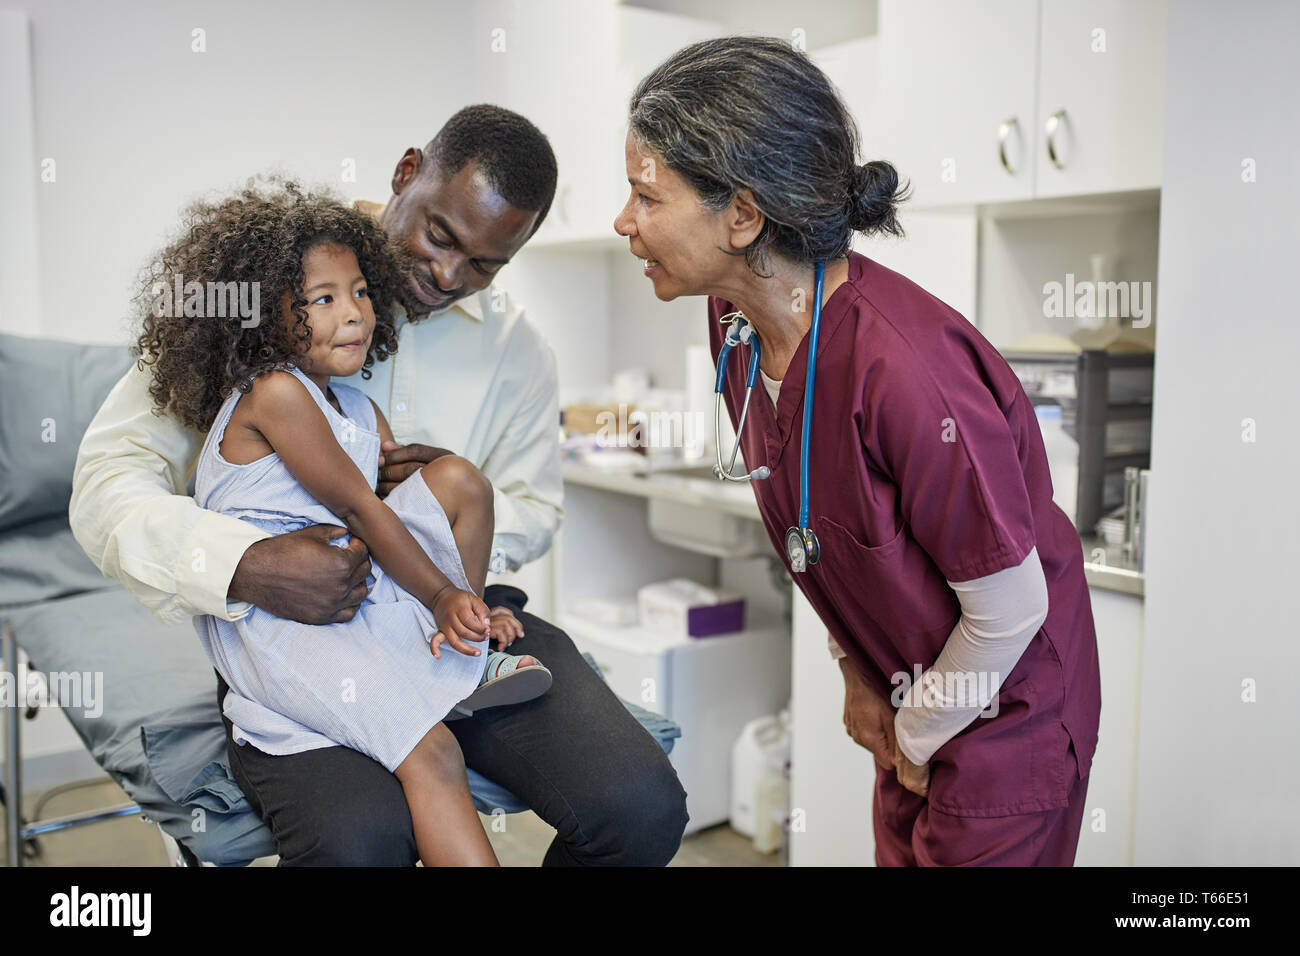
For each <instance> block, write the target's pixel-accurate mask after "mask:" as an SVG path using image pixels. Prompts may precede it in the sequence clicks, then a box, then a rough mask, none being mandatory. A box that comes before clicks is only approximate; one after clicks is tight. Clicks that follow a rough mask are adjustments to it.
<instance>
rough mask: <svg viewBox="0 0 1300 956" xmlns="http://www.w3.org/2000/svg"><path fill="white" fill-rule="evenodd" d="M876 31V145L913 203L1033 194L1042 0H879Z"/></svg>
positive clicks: (990, 199) (943, 203)
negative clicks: (906, 183) (878, 70)
mask: <svg viewBox="0 0 1300 956" xmlns="http://www.w3.org/2000/svg"><path fill="white" fill-rule="evenodd" d="M879 37H880V61H881V76H880V86H881V97H880V103H879V107H880V109H879V116H880V121H881V129H880V144H881V147H882V148H881V149H879V150H875V151H874V153H875V158H880V159H886V160H888V161H890V162H891V163H893V164H894V166H895V167H896V168H897V169H898V171H899V176H900V178H901V179H904V180H908V181H910V182H911V183H912V196H913V199H912V202H911V205H912V206H914V207H918V208H919V207H924V206H949V205H963V204H967V203H978V202H996V201H1003V200H1014V199H1028V198H1030V197H1031V196H1032V195H1033V190H1034V169H1033V165H1034V150H1033V143H1034V135H1035V133H1034V122H1035V119H1034V118H1035V115H1036V113H1035V106H1034V103H1035V100H1034V88H1035V83H1036V75H1037V69H1038V64H1037V57H1036V56H1035V50H1036V48H1037V44H1038V0H983V2H980V3H971V2H969V0H881V4H880V7H879ZM1004 155H1005V164H1004V162H1003V157H1004Z"/></svg>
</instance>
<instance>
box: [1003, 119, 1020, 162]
mask: <svg viewBox="0 0 1300 956" xmlns="http://www.w3.org/2000/svg"><path fill="white" fill-rule="evenodd" d="M1019 128H1020V120H1018V119H1017V118H1016V117H1014V116H1008V117H1007V118H1006V119H1004V120H1003V121H1002V125H1000V126H999V127H998V159H999V160H1001V161H1002V168H1003V169H1005V170H1006V171H1007V175H1009V176H1014V175H1015V174H1016V171H1015V170H1014V169H1012V168H1011V163H1010V162H1009V161H1008V160H1007V139H1008V138H1009V137H1010V136H1011V131H1012V130H1013V129H1014V130H1017V131H1018V130H1019Z"/></svg>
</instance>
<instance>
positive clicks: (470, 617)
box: [429, 587, 491, 657]
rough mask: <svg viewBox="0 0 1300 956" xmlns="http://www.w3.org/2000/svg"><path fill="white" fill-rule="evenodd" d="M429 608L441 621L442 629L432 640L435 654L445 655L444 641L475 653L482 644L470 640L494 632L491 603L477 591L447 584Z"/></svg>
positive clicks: (460, 649) (463, 650)
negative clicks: (478, 594)
mask: <svg viewBox="0 0 1300 956" xmlns="http://www.w3.org/2000/svg"><path fill="white" fill-rule="evenodd" d="M429 610H430V611H432V612H433V619H434V620H435V621H437V622H438V633H437V634H435V635H434V639H433V640H432V641H430V642H429V646H430V650H431V651H432V652H433V656H434V657H441V656H442V655H441V654H439V653H438V648H439V647H440V646H441V644H443V643H447V644H450V645H451V646H452V647H454V648H455V649H456V650H458V651H460V652H461V653H462V654H469V655H471V656H473V657H477V656H478V655H479V654H480V653H481V652H480V650H479V648H477V647H471V646H470V645H469V644H468V643H467V642H468V641H485V640H488V638H489V637H490V636H491V632H490V625H489V621H488V609H487V605H486V604H484V603H483V602H482V600H480V599H479V598H478V596H477V595H474V594H472V593H470V592H469V591H462V590H460V589H459V588H455V587H449V588H445V589H444V590H443V591H442V592H441V594H440V595H439V596H438V598H437V599H436V600H435V601H434V603H433V607H431V608H430V609H429ZM439 637H442V640H441V641H439V640H438V638H439Z"/></svg>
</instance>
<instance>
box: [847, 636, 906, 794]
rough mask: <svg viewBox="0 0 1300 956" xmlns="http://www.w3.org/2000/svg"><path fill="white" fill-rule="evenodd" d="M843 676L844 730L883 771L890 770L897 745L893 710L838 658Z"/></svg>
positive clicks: (851, 667)
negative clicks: (868, 752)
mask: <svg viewBox="0 0 1300 956" xmlns="http://www.w3.org/2000/svg"><path fill="white" fill-rule="evenodd" d="M840 672H841V673H842V674H843V675H844V729H845V730H847V731H848V734H849V736H850V737H852V738H853V740H854V742H855V743H857V744H858V745H860V746H862V747H866V748H867V749H868V750H870V751H871V753H872V755H873V756H874V757H875V758H876V762H877V763H878V764H880V766H881V767H883V768H884V769H886V770H893V769H894V754H895V752H896V750H897V746H898V744H897V741H896V740H895V739H894V708H893V707H891V706H890V704H889V701H887V700H885V699H884V698H883V697H881V696H880V695H879V694H877V693H876V692H875V691H874V690H872V689H871V688H870V687H869V686H867V682H866V681H864V680H863V679H862V675H861V674H859V673H858V672H857V670H855V669H854V667H853V665H852V664H851V663H849V659H848V658H847V657H842V658H840Z"/></svg>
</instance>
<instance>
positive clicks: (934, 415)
mask: <svg viewBox="0 0 1300 956" xmlns="http://www.w3.org/2000/svg"><path fill="white" fill-rule="evenodd" d="M733 311H735V306H733V305H732V304H731V303H729V302H726V301H724V300H721V299H718V298H716V297H711V298H710V299H709V344H710V347H711V348H712V350H713V356H714V360H715V362H716V359H717V355H718V349H719V347H720V344H721V340H722V337H723V335H724V334H725V326H723V325H722V323H720V322H719V321H718V320H719V318H720V317H721V316H723V315H726V314H727V313H729V312H733ZM748 358H749V350H748V349H747V348H744V347H740V348H737V349H735V350H733V354H732V357H731V361H730V362H729V363H728V368H727V377H726V383H725V386H724V389H725V391H724V399H725V401H726V405H727V410H728V412H729V413H730V415H731V421H732V425H733V427H734V426H735V424H736V422H737V419H738V412H739V410H740V407H741V404H742V403H743V401H744V387H745V383H744V370H745V365H746V363H747V361H748ZM807 370H808V336H806V335H805V336H804V339H803V341H802V342H801V343H800V345H799V349H798V351H796V352H795V355H794V359H793V360H792V361H791V363H790V367H789V369H788V370H787V371H786V373H785V376H784V378H783V379H782V382H781V391H780V395H779V400H778V403H777V406H776V409H775V413H774V411H773V408H772V404H771V402H770V401H769V400H768V397H767V395H766V393H765V392H764V390H763V385H762V381H761V380H760V381H758V382H757V383H756V387H755V393H754V396H753V400H752V401H751V402H750V405H749V417H748V419H747V420H746V422H745V430H744V433H743V434H742V435H741V453H742V454H743V455H744V458H745V467H746V468H749V469H753V468H757V467H758V466H760V465H763V464H766V465H767V466H768V467H769V468H770V469H771V476H770V477H768V478H766V479H762V480H758V481H754V482H753V483H752V484H753V487H754V494H755V497H756V498H757V500H758V507H759V511H760V513H761V514H762V518H763V524H764V526H765V527H766V528H767V533H768V536H769V537H770V538H771V540H772V545H773V547H775V548H776V550H777V552H778V553H779V554H780V555H781V556H782V558H783V559H784V560H785V561H786V564H787V567H788V566H789V559H788V557H786V549H785V534H786V530H787V529H788V528H790V527H791V526H793V525H796V524H798V516H799V454H800V433H801V430H802V426H803V408H804V384H805V381H806V379H807ZM814 388H815V392H814V396H813V412H814V414H813V421H812V437H811V441H810V446H811V448H810V455H809V464H808V471H809V491H808V500H809V505H808V507H809V519H808V523H809V527H811V528H812V530H813V531H814V532H815V533H816V534H817V537H818V538H819V540H820V542H821V560H820V561H819V562H818V563H817V564H815V565H812V566H810V567H809V568H808V570H807V571H805V572H803V573H800V574H793V575H792V576H793V578H794V581H795V583H796V584H797V585H798V586H799V588H800V590H802V591H803V593H804V595H805V596H806V597H807V599H808V601H809V603H810V604H811V605H812V606H813V608H814V609H815V610H816V611H817V613H818V615H819V616H820V617H821V619H822V621H823V622H824V623H825V624H826V627H827V628H828V629H829V631H830V633H831V634H832V636H833V637H834V638H835V640H836V641H837V642H838V643H839V645H840V646H841V647H842V648H843V649H844V651H845V653H846V654H847V655H848V656H849V658H850V660H851V661H852V663H853V665H854V666H855V667H856V668H857V670H858V671H859V673H861V674H862V676H863V677H864V678H865V679H866V681H867V683H868V684H869V685H870V686H872V687H873V688H874V689H875V690H876V691H877V693H879V694H880V695H881V696H883V697H885V698H886V699H889V698H890V697H891V695H892V694H893V692H894V689H895V687H897V686H899V679H898V678H897V677H896V675H904V674H905V675H907V680H908V681H909V682H910V681H913V680H914V679H915V674H916V673H917V670H916V668H918V667H919V668H920V670H922V671H923V670H925V669H926V668H928V667H930V666H931V665H933V664H934V662H935V660H936V658H937V657H938V656H939V652H940V650H942V649H943V646H944V644H945V643H946V642H947V640H948V636H949V635H950V634H951V633H952V630H953V628H954V627H955V626H956V624H957V620H958V618H959V617H960V616H961V606H960V604H959V603H958V601H957V596H956V594H955V593H954V591H953V590H952V588H950V587H949V586H948V584H947V582H948V581H968V580H971V579H972V578H978V577H984V576H985V575H989V574H993V573H994V572H996V571H1001V570H1004V569H1006V568H1012V567H1015V566H1017V565H1019V564H1020V563H1021V562H1022V561H1023V560H1024V559H1025V556H1026V555H1028V553H1029V550H1030V549H1031V548H1033V547H1035V546H1037V548H1038V557H1039V560H1040V561H1041V563H1042V566H1043V572H1044V575H1045V577H1046V579H1047V591H1048V597H1049V608H1050V609H1049V611H1048V615H1047V620H1046V621H1045V622H1044V624H1043V626H1042V628H1041V629H1040V630H1039V631H1038V633H1037V634H1035V635H1034V638H1033V640H1032V641H1031V642H1030V644H1029V646H1028V648H1027V649H1026V650H1025V653H1024V655H1023V656H1022V657H1021V659H1020V661H1019V663H1018V664H1017V665H1016V667H1015V668H1014V669H1013V670H1012V672H1011V673H1010V674H1009V675H1005V678H1004V683H1003V685H1002V689H1001V692H1000V694H999V696H998V710H997V715H996V716H994V717H990V716H989V711H986V712H985V713H984V714H983V715H981V716H980V717H979V718H977V719H976V720H974V721H973V722H972V723H971V724H970V725H969V726H968V727H966V728H965V729H964V730H962V732H961V733H959V734H958V735H957V736H956V737H954V738H953V739H952V740H950V741H948V743H946V744H944V745H943V746H942V747H940V748H939V750H938V751H936V752H935V754H934V756H933V758H932V759H931V761H930V797H929V799H930V803H931V805H932V806H933V807H935V808H936V809H938V810H941V811H944V812H951V813H956V814H962V815H966V816H1001V815H1006V814H1013V813H1028V812H1034V811H1039V810H1047V809H1054V808H1059V807H1063V806H1065V805H1066V804H1067V803H1068V796H1069V792H1070V789H1071V787H1072V785H1073V784H1074V781H1075V778H1076V773H1075V761H1072V760H1070V759H1069V756H1068V751H1069V747H1070V744H1071V743H1073V745H1074V752H1075V755H1076V758H1077V768H1078V769H1077V777H1079V778H1082V777H1084V776H1087V774H1088V772H1089V770H1090V768H1091V764H1092V756H1093V753H1094V751H1095V750H1096V745H1097V723H1098V717H1099V715H1100V711H1101V682H1100V676H1099V671H1098V664H1097V638H1096V631H1095V630H1094V626H1093V619H1092V605H1091V603H1090V601H1089V599H1088V585H1087V582H1086V581H1085V579H1084V575H1083V548H1082V546H1081V544H1080V541H1079V535H1078V533H1077V532H1076V531H1075V529H1074V526H1073V524H1072V523H1071V521H1070V519H1069V517H1068V516H1067V515H1066V514H1065V512H1063V511H1062V510H1061V509H1060V508H1059V507H1057V506H1056V505H1055V504H1053V503H1052V482H1051V477H1050V475H1049V473H1048V468H1047V454H1046V452H1045V451H1044V448H1043V439H1042V434H1041V432H1040V431H1039V427H1038V422H1037V419H1036V418H1035V416H1034V410H1033V407H1032V405H1031V403H1030V401H1029V399H1028V397H1027V396H1026V395H1025V392H1024V389H1023V388H1022V387H1021V385H1020V381H1019V380H1018V379H1017V378H1016V375H1015V373H1014V372H1012V370H1011V368H1010V366H1008V365H1007V363H1006V361H1005V360H1004V359H1003V358H1002V356H1001V355H1000V354H999V353H998V351H997V350H996V349H995V348H993V346H992V345H990V344H989V343H988V341H987V340H986V339H985V338H984V337H983V336H982V335H980V333H979V332H978V331H977V330H976V329H975V327H974V326H973V325H971V324H970V323H969V322H967V321H966V319H965V318H963V317H962V316H961V315H960V314H959V313H958V312H956V311H955V310H953V309H952V308H950V307H948V306H947V305H945V304H944V303H943V302H941V301H940V300H939V299H937V298H935V297H934V296H933V295H931V294H930V293H928V292H926V291H925V290H924V289H922V288H921V287H920V286H918V285H916V284H915V283H914V282H912V281H910V280H909V279H907V278H906V277H904V276H902V275H899V274H898V273H896V272H893V271H892V270H890V269H887V268H885V267H884V266H882V265H880V264H879V263H877V262H874V261H872V260H871V259H868V258H867V257H865V256H862V255H859V254H857V253H850V255H849V278H848V281H847V282H845V283H843V284H842V285H840V286H839V287H838V288H836V289H835V290H834V292H833V293H832V295H831V297H830V299H829V300H828V301H827V302H826V304H825V306H824V307H823V308H822V315H821V331H820V335H819V337H818V345H817V373H816V379H815V382H814ZM900 696H901V695H900Z"/></svg>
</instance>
